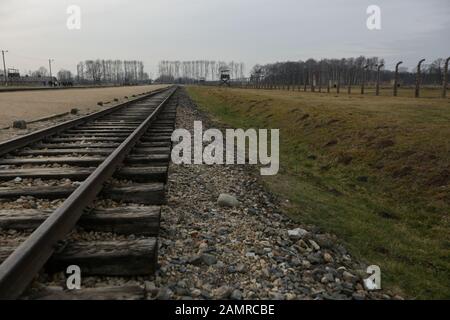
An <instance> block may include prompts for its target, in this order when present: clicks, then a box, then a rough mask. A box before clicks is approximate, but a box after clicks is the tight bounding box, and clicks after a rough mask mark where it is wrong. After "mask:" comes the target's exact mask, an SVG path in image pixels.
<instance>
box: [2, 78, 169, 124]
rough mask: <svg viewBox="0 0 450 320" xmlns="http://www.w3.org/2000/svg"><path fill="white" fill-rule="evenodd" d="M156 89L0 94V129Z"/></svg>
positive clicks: (131, 88) (124, 88)
mask: <svg viewBox="0 0 450 320" xmlns="http://www.w3.org/2000/svg"><path fill="white" fill-rule="evenodd" d="M160 87H161V86H159V85H151V86H133V87H117V88H93V89H71V90H54V91H53V90H52V91H49V90H42V91H20V92H0V127H5V126H7V125H10V124H11V122H12V121H14V120H18V119H20V120H26V121H30V120H33V119H36V118H39V117H43V116H46V115H51V114H55V113H63V112H67V111H70V109H71V108H78V109H80V111H82V112H84V111H88V110H89V111H94V110H99V109H100V108H101V107H99V106H97V102H99V101H103V102H108V101H113V100H114V98H117V99H119V100H121V101H123V100H124V97H125V96H129V97H131V96H132V95H133V94H139V93H143V92H146V91H150V90H155V89H158V88H160Z"/></svg>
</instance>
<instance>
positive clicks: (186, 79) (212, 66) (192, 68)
mask: <svg viewBox="0 0 450 320" xmlns="http://www.w3.org/2000/svg"><path fill="white" fill-rule="evenodd" d="M223 69H227V70H228V71H229V73H230V76H231V77H232V78H235V79H237V78H244V77H245V64H244V63H243V62H235V61H231V62H229V63H226V62H224V61H214V60H195V61H168V60H163V61H160V62H159V64H158V72H159V78H158V79H156V81H157V82H162V83H193V82H198V81H201V80H204V81H217V80H219V79H220V71H221V70H223Z"/></svg>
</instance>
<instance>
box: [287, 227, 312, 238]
mask: <svg viewBox="0 0 450 320" xmlns="http://www.w3.org/2000/svg"><path fill="white" fill-rule="evenodd" d="M307 234H308V231H306V230H305V229H302V228H297V229H293V230H288V236H289V238H290V239H292V240H300V239H301V238H303V237H304V236H306V235H307Z"/></svg>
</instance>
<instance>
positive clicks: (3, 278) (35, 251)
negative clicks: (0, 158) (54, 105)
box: [0, 88, 176, 300]
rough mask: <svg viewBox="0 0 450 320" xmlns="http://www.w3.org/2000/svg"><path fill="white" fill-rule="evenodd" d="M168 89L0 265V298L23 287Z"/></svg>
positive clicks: (145, 126) (146, 125)
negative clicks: (111, 151) (137, 125)
mask: <svg viewBox="0 0 450 320" xmlns="http://www.w3.org/2000/svg"><path fill="white" fill-rule="evenodd" d="M169 90H172V92H170V94H169V95H168V96H167V98H166V99H164V101H162V102H161V104H159V105H158V107H157V108H156V109H155V110H154V111H153V112H152V113H151V114H150V115H149V116H148V117H147V118H146V120H144V122H143V123H142V124H141V125H140V126H139V127H138V128H137V129H136V130H135V131H134V132H133V133H132V134H131V135H130V136H129V137H128V138H127V139H126V140H125V141H124V142H123V143H122V144H121V145H120V146H119V147H118V148H117V149H116V150H115V151H114V152H113V153H112V154H111V155H110V156H109V157H108V158H107V159H106V160H105V161H104V162H103V163H102V164H101V165H100V166H99V167H98V168H97V169H96V170H95V171H94V172H93V173H92V174H91V175H90V176H89V177H88V178H87V179H86V180H85V181H84V182H83V183H82V184H81V185H80V186H79V187H78V188H77V189H76V190H75V191H74V192H73V193H72V194H71V195H70V196H69V198H67V199H66V200H65V201H64V203H63V204H62V205H61V206H60V207H59V208H58V209H56V210H55V211H54V212H53V213H52V214H51V215H50V216H49V217H48V218H47V220H45V221H44V222H43V223H42V224H41V225H40V226H39V227H38V228H37V229H36V230H35V231H34V232H33V233H32V234H31V235H30V236H29V237H28V238H27V239H26V240H25V241H24V242H23V243H22V244H21V245H20V246H19V247H18V248H17V249H16V250H15V251H14V252H13V253H12V254H11V255H10V256H9V257H8V258H7V259H6V260H5V261H4V262H3V263H2V264H1V265H0V299H3V300H13V299H17V298H19V297H20V295H21V294H22V293H23V292H24V291H25V290H26V289H27V287H28V286H29V284H30V283H31V282H32V280H33V278H34V277H35V276H36V275H37V274H38V272H39V270H41V268H42V267H43V266H44V265H45V263H46V262H47V260H48V259H49V258H50V257H51V255H52V254H53V253H54V251H55V249H56V247H57V245H58V243H60V241H62V240H64V238H65V237H66V236H67V234H68V233H69V232H70V231H71V230H72V229H73V228H74V227H75V225H76V223H77V221H78V220H79V218H80V217H81V215H82V214H83V212H84V210H85V209H86V207H87V206H88V205H90V204H91V203H92V201H94V200H95V198H96V197H97V195H98V194H99V193H100V191H101V190H102V188H103V185H104V183H105V182H106V181H107V180H108V179H109V178H110V177H111V176H112V175H113V174H114V172H115V171H116V169H117V168H118V167H119V166H120V165H121V164H122V163H123V161H124V159H125V157H126V156H127V154H128V153H129V152H130V151H131V149H132V148H133V147H134V146H135V145H136V143H137V142H138V141H139V139H140V138H141V137H142V136H143V135H144V134H145V132H146V131H147V130H148V128H149V126H150V125H151V123H152V121H153V120H154V118H155V116H156V115H157V114H158V113H159V111H160V110H161V109H162V107H163V106H164V105H165V104H166V103H167V101H168V100H169V99H170V97H171V96H172V95H173V94H174V92H175V91H176V88H175V89H173V88H171V89H169Z"/></svg>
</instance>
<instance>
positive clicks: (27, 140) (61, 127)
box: [0, 88, 170, 156]
mask: <svg viewBox="0 0 450 320" xmlns="http://www.w3.org/2000/svg"><path fill="white" fill-rule="evenodd" d="M166 90H170V88H163V89H158V90H155V91H152V92H151V93H149V94H146V95H145V96H142V97H138V98H136V99H133V100H130V101H127V102H124V103H121V104H118V105H116V106H114V107H111V108H108V109H105V110H101V111H98V112H94V113H91V114H88V115H86V116H83V117H80V118H77V119H74V120H69V121H65V122H63V123H60V124H57V125H55V126H52V127H49V128H45V129H41V130H37V131H34V132H32V133H29V134H26V135H23V136H20V137H17V138H13V139H11V140H7V141H5V142H2V143H0V156H2V155H4V154H6V153H8V152H11V151H14V150H16V149H19V148H23V147H25V146H27V145H29V144H31V143H34V142H36V141H39V140H42V139H44V138H47V137H49V136H52V135H55V134H58V133H61V132H62V131H65V130H68V129H71V128H74V127H76V126H78V125H81V124H84V123H87V122H90V121H94V120H96V119H98V118H101V117H103V116H106V115H108V114H110V113H113V112H116V111H119V110H121V109H123V108H125V107H126V106H128V105H130V104H132V103H136V102H139V101H141V100H143V99H146V98H149V97H152V96H155V95H157V94H159V93H161V92H164V91H166Z"/></svg>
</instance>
